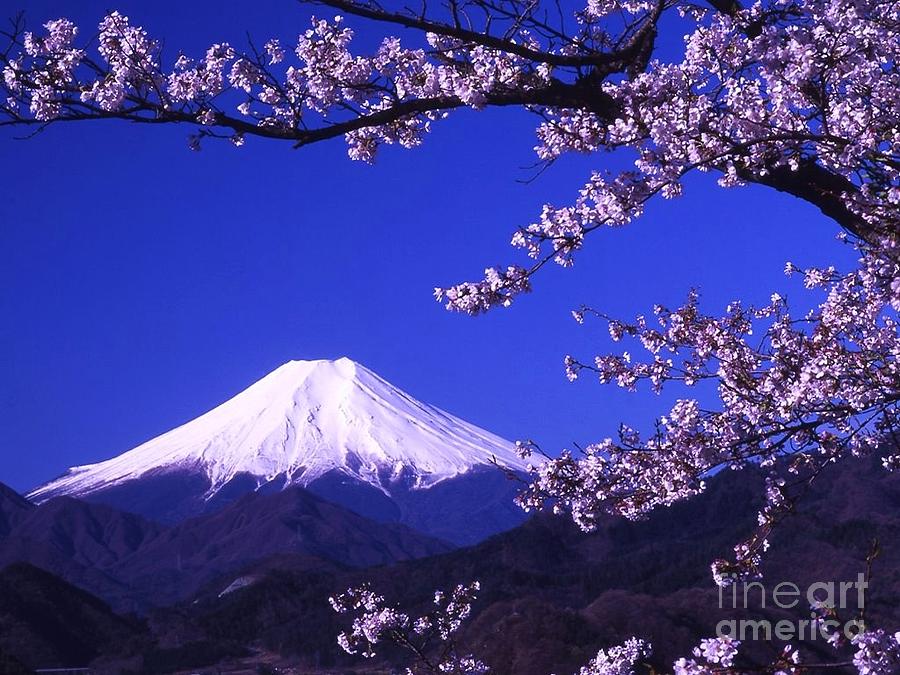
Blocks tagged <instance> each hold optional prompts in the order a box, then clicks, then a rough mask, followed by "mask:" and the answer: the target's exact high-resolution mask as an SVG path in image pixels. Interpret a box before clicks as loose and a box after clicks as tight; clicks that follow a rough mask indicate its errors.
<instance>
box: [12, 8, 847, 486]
mask: <svg viewBox="0 0 900 675" xmlns="http://www.w3.org/2000/svg"><path fill="white" fill-rule="evenodd" d="M19 2H20V4H21V0H19ZM22 6H23V7H24V9H25V10H26V12H27V17H28V18H29V19H30V21H31V22H32V23H33V24H36V23H38V22H43V21H45V20H47V19H50V18H56V17H58V16H68V17H69V18H72V19H73V20H75V21H76V22H78V23H79V24H80V25H83V26H92V25H95V24H96V22H97V21H98V20H99V18H100V17H101V16H102V15H103V13H104V11H105V9H107V8H108V7H109V5H108V4H107V3H99V2H95V1H93V0H85V1H82V2H78V3H74V2H71V0H70V1H69V2H67V3H60V2H28V3H26V4H24V5H22ZM116 7H117V8H118V9H120V10H121V11H123V13H126V14H128V15H129V16H131V17H132V19H133V21H134V22H135V23H139V24H142V25H144V26H145V27H146V28H148V29H149V30H150V32H151V33H152V34H153V35H154V36H155V37H159V38H164V39H165V42H166V45H167V49H169V50H177V49H180V48H183V49H185V51H188V52H192V53H195V54H199V53H202V51H203V50H204V49H205V47H206V46H208V45H209V44H210V43H212V42H218V41H222V40H229V41H231V42H232V43H234V44H240V43H241V40H242V37H243V35H244V33H245V31H247V30H249V31H250V32H251V33H252V35H253V36H254V39H255V40H256V41H257V42H262V41H263V40H265V39H266V38H268V37H270V36H279V37H281V38H283V40H284V41H286V42H288V43H290V42H291V41H293V39H294V38H295V36H296V34H297V33H298V32H300V31H301V30H303V29H304V28H305V27H306V25H307V17H308V15H309V10H308V9H305V8H303V7H300V6H298V5H296V4H295V3H292V2H289V1H284V2H274V1H269V2H257V3H250V4H249V5H248V4H246V3H243V4H241V6H240V7H239V8H238V6H237V5H229V4H228V3H225V4H224V5H223V4H222V3H211V2H205V1H204V2H192V3H174V2H156V3H140V2H122V3H119V4H118V5H116ZM232 7H234V8H233V9H232ZM12 11H14V8H13V10H12ZM320 11H321V10H320ZM330 13H331V12H329V14H330ZM351 25H354V26H355V27H359V28H360V29H361V32H362V33H363V35H364V37H374V36H375V34H374V33H373V32H372V30H371V29H366V28H365V26H364V25H361V24H358V23H355V22H351ZM534 126H535V118H533V117H531V116H529V115H528V114H527V113H524V112H516V111H509V110H504V111H487V112H482V113H474V112H464V113H460V114H455V115H453V116H451V117H450V118H449V119H448V120H446V121H444V122H443V123H441V124H439V125H437V127H436V130H435V132H434V133H433V134H432V135H431V136H430V137H429V138H428V140H427V141H426V143H425V145H424V146H423V147H422V148H420V149H418V150H415V151H403V150H398V149H389V150H388V151H387V152H385V153H383V154H382V155H381V157H380V158H379V160H378V162H377V164H376V165H375V166H366V165H363V164H359V163H354V162H351V161H350V160H349V159H347V157H346V147H345V146H344V144H343V142H342V141H340V140H338V141H332V142H330V143H326V144H322V145H318V146H312V147H309V148H306V149H304V150H302V151H294V150H292V149H291V148H290V147H289V146H288V145H286V144H278V143H275V142H266V141H262V140H257V139H252V138H250V139H248V141H247V143H246V145H245V146H244V147H242V148H239V149H235V148H232V147H231V146H230V145H229V144H215V143H207V144H206V145H205V146H204V149H203V150H202V151H201V152H199V153H193V152H190V151H189V150H188V149H187V143H186V137H187V134H188V132H189V130H188V129H187V128H179V127H168V128H163V127H157V128H146V127H135V126H133V125H128V124H125V123H115V122H108V123H80V124H69V125H59V126H56V127H51V128H49V129H48V130H47V131H46V132H44V133H43V134H40V135H39V136H37V137H35V138H32V139H30V140H26V141H23V140H18V141H17V140H14V139H13V137H14V136H16V135H19V134H21V133H22V131H21V130H15V131H10V130H3V131H2V132H0V147H2V153H3V155H2V156H3V160H4V161H3V162H2V163H0V185H2V190H3V199H2V200H0V317H2V319H0V428H2V429H3V436H2V446H0V481H2V482H5V483H7V484H9V485H11V486H13V487H14V488H17V489H20V490H24V489H27V488H30V487H33V486H35V485H36V484H39V483H40V482H42V481H44V480H47V479H49V478H51V477H53V476H55V475H57V474H59V473H61V472H62V471H63V470H64V469H65V468H66V467H68V466H70V465H74V464H79V463H87V462H91V461H96V460H100V459H104V458H108V457H111V456H113V455H116V454H119V453H120V452H123V451H125V450H127V449H129V448H131V447H133V446H135V445H137V444H139V443H140V442H142V441H145V440H147V439H149V438H151V437H153V436H155V435H157V434H159V433H162V432H164V431H167V430H168V429H170V428H172V427H174V426H176V425H178V424H181V423H183V422H186V421H188V420H189V419H192V418H193V417H196V416H197V415H199V414H201V413H203V412H205V411H206V410H208V409H210V408H212V407H214V406H215V405H217V404H219V403H221V402H222V401H224V400H225V399H227V398H229V397H230V396H232V395H233V394H235V393H237V392H238V391H240V390H241V389H243V388H244V387H246V386H247V385H249V384H251V383H252V382H253V381H255V380H256V379H258V378H259V377H261V376H263V375H264V374H265V373H267V372H268V371H270V370H272V369H274V368H275V367H277V366H278V365H280V364H281V363H283V362H285V361H287V360H289V359H298V358H333V357H338V356H342V355H347V356H350V357H351V358H354V359H356V360H357V361H360V362H362V363H364V364H366V365H367V366H368V367H369V368H371V369H373V370H375V371H376V372H378V373H379V374H381V375H382V376H384V377H385V378H387V379H388V380H389V381H391V382H393V383H394V384H396V385H398V386H400V387H401V388H404V389H406V390H407V391H408V392H409V393H411V394H412V395H414V396H416V397H418V398H420V399H421V400H424V401H426V402H429V403H433V404H435V405H438V406H440V407H443V408H445V409H446V410H448V411H450V412H452V413H454V414H457V415H459V416H461V417H463V418H464V419H467V420H469V421H471V422H474V423H476V424H479V425H481V426H484V427H485V428H487V429H490V430H491V431H494V432H496V433H498V434H501V435H503V436H506V437H507V438H511V439H514V438H533V439H534V440H536V441H538V442H540V443H541V445H542V446H544V447H545V448H547V449H550V450H557V449H559V448H562V447H571V444H572V443H573V442H577V443H579V444H585V443H589V442H591V441H592V440H597V439H599V438H601V437H603V436H605V435H609V434H611V433H613V432H614V431H615V429H616V426H617V425H618V423H619V422H620V421H626V422H630V423H641V422H646V421H648V420H651V419H653V417H654V416H655V415H656V414H659V413H661V412H662V406H663V404H664V403H665V402H666V399H662V400H661V399H660V398H658V397H655V396H652V395H649V394H648V395H630V394H626V393H624V392H621V391H618V390H616V389H614V388H612V387H601V386H599V385H597V384H595V383H593V382H588V381H579V382H577V383H574V384H572V383H569V382H568V381H567V380H566V379H565V376H564V372H563V368H562V360H563V356H564V355H565V354H566V353H569V352H571V353H573V354H575V355H577V356H582V357H588V356H589V355H590V354H592V353H596V352H597V351H602V350H603V349H604V348H605V347H607V346H608V345H607V341H606V340H605V330H604V328H603V327H602V326H600V325H599V324H593V325H586V326H581V327H579V326H578V325H577V324H576V323H575V322H574V321H573V320H572V319H571V318H570V315H569V312H570V310H571V309H573V308H574V307H576V306H578V305H579V304H581V303H588V304H591V305H593V306H595V307H597V308H600V309H602V310H604V311H605V312H607V313H610V314H616V315H623V316H625V317H629V316H632V315H634V314H637V313H642V312H646V311H648V310H649V308H650V306H651V305H652V304H653V303H655V302H663V303H669V304H675V303H677V302H679V301H680V300H682V299H683V298H684V296H685V295H686V293H687V291H688V289H689V288H691V287H692V286H697V287H699V288H700V289H701V292H702V294H703V299H704V304H705V306H706V307H707V308H710V309H720V308H722V307H723V306H724V305H725V304H726V303H727V302H728V301H729V300H730V299H732V298H735V297H741V298H745V299H747V300H750V301H754V300H755V301H758V302H762V301H764V300H765V299H766V298H767V297H768V295H769V294H770V293H771V292H772V291H773V290H780V291H782V292H784V291H787V295H788V297H789V298H790V297H795V296H798V297H801V296H802V291H801V290H800V289H799V287H798V285H797V284H796V282H789V281H788V280H786V279H785V278H784V276H783V274H782V269H783V266H784V262H785V261H786V260H787V259H791V260H793V261H795V262H798V263H800V264H810V263H829V262H833V261H835V260H837V261H839V262H840V261H843V260H846V259H847V252H846V251H845V250H844V247H841V246H840V245H839V244H837V243H836V242H835V241H834V235H835V233H836V231H837V230H836V226H834V225H833V224H832V223H830V222H829V221H827V220H826V219H824V218H823V217H822V216H821V215H820V214H818V212H816V211H815V209H813V208H811V207H809V206H807V205H804V204H801V203H799V202H796V201H795V200H793V199H791V198H788V197H785V196H783V195H779V194H777V193H774V192H771V191H768V190H765V189H761V188H744V189H739V190H722V189H721V188H718V187H716V185H715V183H714V180H713V179H712V178H711V177H709V176H700V177H697V178H694V179H692V180H691V181H690V182H689V183H688V188H687V190H686V194H685V196H684V197H683V198H682V199H679V200H675V201H671V202H659V203H656V204H654V205H653V206H652V207H651V208H650V209H649V210H648V212H647V214H646V215H645V216H644V217H643V218H642V219H641V221H639V222H637V223H635V224H633V225H631V226H628V227H626V228H622V229H619V230H610V231H605V232H601V233H598V234H597V235H594V236H593V241H591V242H590V243H589V246H588V247H587V248H586V249H585V251H584V252H583V253H582V254H581V255H580V256H579V262H578V264H577V265H576V266H575V267H574V268H573V269H571V270H563V269H559V268H556V269H550V270H548V271H547V272H546V273H544V274H543V275H542V276H541V277H540V278H539V279H538V283H537V286H536V289H535V292H534V293H532V294H531V295H529V296H526V297H523V298H521V299H520V300H518V301H517V302H516V303H515V304H514V305H513V307H512V308H511V309H508V310H499V311H496V312H494V313H492V314H489V315H487V316H483V317H478V318H474V319H473V318H468V317H464V316H460V315H453V314H450V313H448V312H446V311H444V310H443V309H442V308H441V306H440V305H438V304H437V303H436V302H434V301H433V299H432V297H431V293H432V289H433V287H434V286H436V285H447V284H450V283H453V282H456V281H460V280H465V279H474V278H477V277H479V275H480V273H481V270H482V269H483V268H484V267H485V266H486V265H491V264H498V263H502V264H505V263H508V262H513V261H516V262H522V259H521V257H520V254H518V253H517V252H515V251H513V250H512V249H511V248H510V247H509V246H508V241H509V237H510V235H511V233H512V232H513V230H514V229H515V227H516V226H518V225H521V224H527V223H529V222H531V221H532V219H534V218H535V217H536V215H537V214H538V213H539V211H540V207H541V205H542V204H543V203H545V202H548V201H549V202H554V203H556V204H560V205H562V204H565V203H568V202H569V201H571V200H572V199H573V198H574V196H575V194H576V192H577V190H578V188H579V187H580V185H581V184H582V183H583V182H584V180H585V179H586V178H587V177H588V175H589V172H590V170H591V169H594V168H603V167H604V162H609V161H611V160H610V159H609V158H608V157H604V156H592V157H591V156H579V157H570V158H566V159H565V160H563V161H560V162H558V163H557V164H556V165H554V166H553V167H552V168H551V169H550V170H549V171H547V172H545V173H544V174H542V175H541V176H540V177H539V178H537V180H535V181H533V182H530V183H528V184H524V183H523V182H522V181H523V180H524V179H527V178H529V177H531V176H532V172H530V171H529V170H527V169H525V168H523V167H527V166H529V165H530V164H532V163H533V162H534V159H535V158H534V155H533V152H532V148H533V146H534V145H535V137H534Z"/></svg>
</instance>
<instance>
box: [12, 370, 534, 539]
mask: <svg viewBox="0 0 900 675" xmlns="http://www.w3.org/2000/svg"><path fill="white" fill-rule="evenodd" d="M524 470H525V463H524V462H523V461H522V460H521V459H520V458H519V457H518V456H517V455H516V454H515V452H514V449H513V446H512V444H511V443H510V442H508V441H506V440H504V439H502V438H500V437H499V436H496V435H494V434H491V433H489V432H487V431H485V430H483V429H480V428H478V427H476V426H473V425H471V424H468V423H467V422H464V421H463V420H461V419H459V418H457V417H454V416H453V415H450V414H449V413H446V412H444V411H442V410H440V409H438V408H436V407H434V406H431V405H427V404H425V403H421V402H419V401H417V400H416V399H414V398H413V397H412V396H410V395H408V394H406V393H405V392H403V391H401V390H400V389H398V388H397V387H394V386H393V385H391V384H390V383H389V382H387V381H386V380H384V379H382V378H381V377H379V376H378V375H376V374H375V373H373V372H372V371H370V370H368V369H367V368H365V367H364V366H362V365H360V364H358V363H356V362H354V361H352V360H350V359H348V358H341V359H337V360H334V361H330V360H316V361H290V362H288V363H286V364H284V365H283V366H281V367H279V368H277V369H276V370H274V371H272V372H271V373H269V374H268V375H266V376H265V377H263V378H262V379H261V380H259V381H258V382H256V383H255V384H253V385H251V386H250V387H248V388H247V389H245V390H244V391H242V392H241V393H239V394H237V395H236V396H235V397H233V398H232V399H230V400H228V401H226V402H225V403H223V404H221V405H219V406H218V407H216V408H214V409H213V410H210V411H209V412H207V413H206V414H204V415H201V416H200V417H198V418H196V419H194V420H193V421H191V422H188V423H186V424H184V425H182V426H180V427H177V428H176V429H173V430H171V431H169V432H167V433H164V434H162V435H161V436H158V437H156V438H154V439H152V440H150V441H147V442H146V443H143V444H142V445H139V446H138V447H136V448H134V449H133V450H129V451H128V452H125V453H124V454H122V455H119V456H118V457H115V458H113V459H109V460H106V461H103V462H99V463H96V464H89V465H84V466H76V467H73V468H71V469H69V470H68V471H67V472H66V473H65V474H63V475H62V476H60V477H59V478H56V479H55V480H52V481H50V482H49V483H47V484H45V485H43V486H41V487H39V488H37V489H35V490H33V491H32V492H31V493H30V494H29V495H28V498H29V499H30V500H31V501H33V502H36V503H41V502H44V501H47V500H49V499H51V498H53V497H57V496H62V495H66V496H71V497H77V498H80V499H85V500H88V501H94V502H99V503H104V504H108V505H111V506H114V507H116V508H119V509H123V510H127V511H132V512H135V513H138V514H140V515H143V516H145V517H148V518H150V519H153V520H157V521H160V522H163V523H174V522H178V521H181V520H183V519H185V518H188V517H192V516H196V515H200V514H203V513H209V512H212V511H216V510H218V509H220V508H222V507H223V506H225V505H227V504H229V503H231V502H233V501H234V500H236V499H238V498H239V497H241V496H243V495H244V494H247V493H250V492H257V493H269V492H275V491H280V490H283V489H285V488H287V487H291V486H300V487H303V488H306V489H308V490H310V491H311V492H314V493H316V494H317V495H318V496H320V497H323V498H325V499H327V500H330V501H332V502H336V503H338V504H340V505H342V506H345V507H347V508H350V509H351V510H354V511H356V512H358V513H360V514H361V515H363V516H366V517H369V518H373V519H375V520H378V521H381V522H400V523H403V524H406V525H408V526H410V527H412V528H414V529H416V530H419V531H421V532H424V533H426V534H429V535H431V536H434V537H438V538H442V539H444V540H446V541H450V542H453V543H456V544H470V543H474V542H477V541H479V540H481V539H484V538H485V537H487V536H489V535H491V534H494V533H496V532H499V531H502V530H505V529H509V528H510V527H513V526H515V525H517V524H519V523H520V522H522V521H523V520H524V514H523V513H522V512H521V511H520V510H519V509H518V508H517V507H516V506H515V505H514V504H513V502H512V499H513V496H514V495H515V492H516V490H517V485H516V481H514V480H512V481H511V480H509V479H510V477H511V476H513V475H515V474H519V473H521V472H523V471H524Z"/></svg>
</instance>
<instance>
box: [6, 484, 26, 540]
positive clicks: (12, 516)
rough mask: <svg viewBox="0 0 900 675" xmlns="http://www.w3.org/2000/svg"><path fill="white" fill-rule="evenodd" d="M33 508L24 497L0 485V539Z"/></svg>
mask: <svg viewBox="0 0 900 675" xmlns="http://www.w3.org/2000/svg"><path fill="white" fill-rule="evenodd" d="M33 508H34V504H32V503H31V502H29V501H28V500H27V499H25V497H23V496H22V495H20V494H19V493H18V492H16V491H15V490H13V489H12V488H10V487H8V486H6V485H4V484H3V483H0V538H2V537H5V536H6V535H7V534H9V532H10V530H12V528H13V527H15V526H16V525H17V524H18V523H19V522H21V520H22V519H23V518H25V517H26V516H27V515H28V513H29V512H30V511H31V510H32V509H33Z"/></svg>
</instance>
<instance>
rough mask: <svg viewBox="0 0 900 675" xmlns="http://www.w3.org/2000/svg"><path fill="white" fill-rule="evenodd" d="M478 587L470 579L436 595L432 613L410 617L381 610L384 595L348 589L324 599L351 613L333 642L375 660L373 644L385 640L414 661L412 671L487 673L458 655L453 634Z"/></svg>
mask: <svg viewBox="0 0 900 675" xmlns="http://www.w3.org/2000/svg"><path fill="white" fill-rule="evenodd" d="M480 589H481V585H480V584H479V583H478V582H477V581H475V582H472V583H470V584H467V585H462V584H461V585H458V586H457V587H456V588H454V589H453V591H451V592H450V593H445V592H443V591H436V592H435V594H434V601H433V605H434V609H432V611H430V612H428V613H427V614H424V615H422V616H420V617H418V618H416V619H412V618H410V616H409V615H407V614H404V613H403V612H400V611H399V610H397V609H394V608H391V607H387V606H386V605H385V604H384V602H385V600H384V597H383V596H381V595H378V594H376V593H374V592H373V591H372V590H371V588H369V587H368V586H361V587H357V588H350V589H348V590H347V591H345V592H344V593H342V594H340V595H338V596H336V597H332V598H329V600H330V602H331V606H332V608H333V609H334V610H335V611H336V612H338V613H340V614H347V613H349V614H353V615H354V618H353V624H352V628H351V631H350V632H349V633H346V632H344V633H341V634H340V635H339V636H338V644H339V645H340V646H341V648H342V649H344V651H346V652H347V653H349V654H357V653H360V654H362V656H364V657H366V658H372V657H374V656H375V645H377V644H379V643H384V642H388V643H391V644H394V645H397V646H399V647H402V648H403V649H406V650H407V651H409V652H411V653H412V654H413V655H414V656H415V657H416V659H417V660H418V670H417V671H413V670H410V669H408V670H407V673H408V675H412V674H413V673H414V672H430V673H449V674H451V675H487V673H489V672H490V670H489V668H488V667H487V666H485V664H484V663H482V662H481V661H479V660H478V659H476V658H475V657H473V656H472V655H471V654H459V653H458V652H457V649H456V645H455V643H454V636H455V635H456V633H458V632H459V630H460V628H462V625H463V623H464V622H465V621H466V619H468V618H469V616H470V615H471V613H472V603H473V602H475V599H476V598H477V594H478V591H479V590H480Z"/></svg>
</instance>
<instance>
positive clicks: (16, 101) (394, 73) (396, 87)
mask: <svg viewBox="0 0 900 675" xmlns="http://www.w3.org/2000/svg"><path fill="white" fill-rule="evenodd" d="M45 29H46V30H47V35H46V36H43V37H36V36H35V35H33V34H32V33H30V32H25V33H24V34H23V36H22V37H21V39H20V38H19V36H18V35H17V34H16V35H13V36H12V37H13V39H14V42H15V43H16V44H18V43H21V45H20V46H21V47H22V52H21V53H20V54H19V55H17V56H14V57H12V58H8V57H4V58H3V60H2V64H3V74H4V81H5V89H6V94H7V97H6V106H5V107H4V108H3V110H2V112H3V113H5V114H6V116H7V117H11V118H12V121H13V122H16V121H19V122H22V121H24V118H23V117H22V115H21V113H20V108H21V104H22V103H23V102H29V105H30V110H31V114H32V115H33V116H34V118H35V119H36V120H37V121H41V122H50V121H53V120H56V119H63V118H73V119H82V118H89V117H99V116H103V115H104V114H105V113H116V114H117V115H118V116H120V117H124V118H132V119H133V118H134V117H135V116H137V117H142V116H143V117H147V116H149V117H152V118H155V119H158V120H161V121H166V120H171V121H181V122H193V123H195V124H198V125H199V126H200V127H201V131H200V132H198V134H195V135H194V136H193V137H192V138H193V141H192V147H196V141H197V140H199V138H201V137H205V136H216V135H217V134H216V133H215V132H214V131H213V130H212V129H210V128H209V127H216V126H222V127H225V128H228V129H231V130H232V132H233V134H234V135H237V136H243V135H244V134H245V133H251V134H252V133H256V134H258V135H265V136H270V137H275V138H285V139H294V140H297V141H298V142H305V141H304V140H303V139H304V133H305V132H306V130H307V129H308V121H307V120H308V118H310V117H311V116H312V119H318V120H320V122H321V124H323V125H325V126H327V125H330V124H333V123H334V122H335V121H339V120H341V119H344V120H346V118H348V117H354V118H356V119H359V118H366V117H369V118H370V119H371V121H370V122H368V123H365V124H363V123H351V124H349V125H347V128H346V130H344V131H343V132H342V133H343V135H344V137H345V138H346V140H347V142H348V144H349V148H350V150H349V152H350V156H351V157H352V158H354V159H361V160H365V161H372V160H373V159H374V157H375V152H376V150H377V148H378V147H379V146H380V145H382V144H384V143H398V144H400V145H402V146H404V147H415V146H416V145H419V144H420V143H421V139H422V136H423V134H425V133H426V132H427V131H428V130H429V128H430V123H431V121H433V120H435V119H437V118H439V117H441V116H442V115H443V113H442V112H441V108H442V107H452V106H451V105H449V103H450V102H451V101H450V100H451V99H452V100H453V101H458V102H460V104H462V105H466V106H470V107H473V108H480V107H483V106H484V105H485V104H486V103H487V98H488V97H489V96H491V95H495V94H498V93H502V92H514V91H521V90H527V89H529V88H532V87H534V86H538V85H541V84H546V82H547V78H548V73H549V70H548V69H547V67H546V66H544V65H542V64H537V65H535V64H532V63H530V62H528V61H526V60H525V59H523V58H522V57H521V56H517V55H515V54H510V53H507V52H504V51H501V50H496V49H487V48H484V47H476V48H469V47H466V46H463V44H462V43H460V42H459V41H457V40H452V39H448V38H446V37H443V36H439V35H433V34H429V35H427V44H426V47H427V49H425V48H418V49H407V48H405V47H403V46H401V44H400V41H399V40H398V39H397V38H394V37H389V38H385V40H384V41H383V42H382V44H381V45H380V47H379V48H378V49H377V51H376V52H375V54H374V55H372V56H360V55H354V54H352V53H351V51H350V49H351V46H352V40H353V35H354V33H353V30H352V29H350V28H349V27H347V26H346V25H345V22H344V19H343V17H342V16H336V17H335V18H334V19H332V20H325V19H318V18H315V17H314V18H313V19H312V26H311V28H309V29H308V30H306V31H304V32H303V33H301V34H300V36H299V37H298V39H297V42H296V46H295V48H294V55H295V56H296V58H297V62H296V63H295V64H292V65H288V64H286V63H284V65H283V66H282V65H281V64H283V62H284V61H285V59H286V55H287V52H286V50H285V49H284V48H283V47H282V46H281V43H280V41H279V40H278V39H275V38H273V39H271V40H269V41H267V42H266V43H265V46H264V51H263V52H262V53H259V52H253V53H249V54H239V53H238V52H237V50H236V49H235V48H234V47H232V46H231V45H229V44H228V43H221V44H215V45H212V46H211V47H210V48H209V49H208V50H207V51H206V53H205V55H204V56H203V57H202V58H201V59H199V60H196V61H195V60H194V59H192V58H189V57H188V56H186V55H184V54H182V55H180V56H179V57H178V59H177V60H176V61H175V63H174V64H173V66H172V69H171V70H169V71H165V70H163V69H162V68H161V66H160V63H159V45H158V44H157V43H156V42H155V41H153V40H151V39H149V38H148V36H147V32H146V31H145V30H144V29H143V28H140V27H135V26H132V25H131V23H130V21H129V19H128V17H125V16H123V15H121V14H119V13H118V12H112V13H110V14H109V15H107V16H106V17H105V18H104V19H103V20H102V21H101V23H100V26H99V48H98V51H99V57H100V58H99V59H97V60H94V59H92V58H88V57H87V55H86V52H85V51H84V50H79V49H74V48H73V47H72V46H71V45H72V42H73V40H74V38H75V36H76V35H77V28H76V27H75V26H74V25H73V24H72V23H71V22H69V21H68V20H66V19H59V20H57V21H50V22H48V23H47V24H45ZM521 40H522V44H523V45H524V44H527V43H529V40H528V38H527V36H525V35H523V36H522V38H521ZM533 46H534V45H533ZM276 66H277V67H278V68H277V69H276V68H275V67H276ZM226 90H228V91H230V92H232V93H234V94H236V95H238V96H239V98H238V100H235V99H234V97H232V98H228V97H226V98H224V99H223V98H222V96H221V94H222V93H223V92H225V91H226ZM420 100H433V101H435V105H433V106H431V107H429V106H427V105H426V106H424V107H422V106H418V105H416V104H414V102H416V101H420ZM442 101H443V102H444V103H447V104H448V105H446V106H442V105H440V103H441V102H442ZM403 105H407V106H408V107H409V109H410V112H409V114H408V115H399V116H398V115H393V114H391V115H388V116H387V117H389V118H390V119H385V120H384V122H383V123H379V121H378V120H379V119H380V118H381V117H383V116H384V113H385V111H391V110H394V109H396V108H397V106H403ZM232 106H233V107H232ZM431 108H433V109H431ZM328 135H329V136H330V135H332V134H328ZM313 140H315V138H313Z"/></svg>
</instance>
